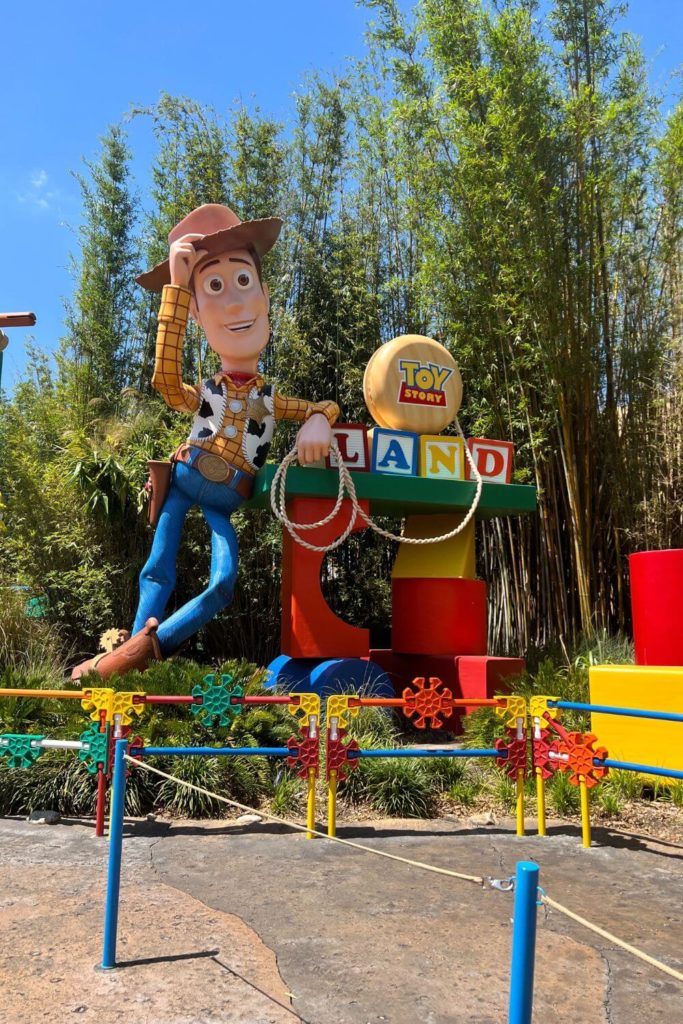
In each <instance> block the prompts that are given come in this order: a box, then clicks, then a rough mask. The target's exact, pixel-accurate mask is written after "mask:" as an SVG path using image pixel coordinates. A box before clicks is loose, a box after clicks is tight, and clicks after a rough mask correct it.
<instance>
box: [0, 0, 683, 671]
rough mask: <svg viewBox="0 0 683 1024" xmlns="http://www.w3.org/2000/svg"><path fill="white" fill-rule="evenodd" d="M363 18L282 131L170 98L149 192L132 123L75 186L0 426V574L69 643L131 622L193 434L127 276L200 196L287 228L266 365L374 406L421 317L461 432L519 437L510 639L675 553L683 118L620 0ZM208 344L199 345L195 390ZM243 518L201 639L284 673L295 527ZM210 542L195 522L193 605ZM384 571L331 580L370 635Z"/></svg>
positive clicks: (383, 1)
mask: <svg viewBox="0 0 683 1024" xmlns="http://www.w3.org/2000/svg"><path fill="white" fill-rule="evenodd" d="M366 6H367V7H368V8H369V10H368V18H369V28H368V35H367V55H366V58H365V59H364V60H363V61H360V62H357V63H355V64H349V66H348V67H347V68H346V71H345V74H344V75H343V76H338V77H331V76H325V74H324V73H322V72H321V74H320V75H318V76H314V77H313V78H312V79H311V80H310V81H309V82H308V83H307V87H306V89H305V90H303V91H302V92H301V93H299V94H297V95H296V96H294V97H293V98H292V100H291V117H290V119H289V121H288V123H287V124H284V125H283V124H278V123H275V122H273V121H272V120H271V119H269V118H268V117H267V116H266V115H265V114H263V113H261V112H260V111H259V110H258V109H257V108H253V109H248V108H246V107H239V108H238V109H236V110H232V111H229V112H228V113H226V114H223V113H221V112H219V111H216V110H212V109H207V108H204V107H202V106H200V105H199V104H197V103H196V102H194V101H192V100H191V99H186V98H182V97H174V96H170V95H164V96H162V97H161V98H160V100H159V102H158V103H157V104H156V106H154V107H153V108H151V109H139V108H134V109H132V111H131V114H130V118H132V119H133V121H134V123H135V128H136V131H139V130H140V126H141V125H144V126H145V130H149V131H150V132H152V133H153V136H154V139H155V144H156V156H155V159H154V164H153V166H152V167H151V168H150V169H146V172H148V177H149V181H150V185H149V188H148V189H146V190H145V192H144V194H141V193H140V191H139V189H138V188H137V187H136V186H135V184H134V182H133V178H132V170H131V168H132V167H133V166H134V165H135V161H134V154H132V153H131V152H130V150H129V143H128V139H127V134H126V132H127V130H128V129H127V125H126V124H123V125H117V126H114V127H111V128H110V129H109V130H108V131H107V133H106V134H105V135H104V137H103V138H102V140H101V150H100V152H99V155H98V156H97V157H96V158H95V159H94V160H93V161H92V162H90V163H88V164H87V165H86V167H85V170H84V173H83V174H82V176H81V177H80V179H79V180H80V187H81V191H82V197H83V227H82V229H81V232H80V252H79V253H78V254H77V256H76V258H75V265H74V274H75V287H74V293H73V296H72V298H71V299H70V301H69V304H68V311H67V317H66V322H65V336H64V338H63V339H62V342H61V348H60V353H59V357H58V361H57V363H58V365H57V368H56V370H53V369H51V368H50V367H49V366H48V364H47V363H46V361H45V360H44V359H42V358H41V357H40V356H39V355H38V354H37V353H36V354H34V357H33V362H32V366H31V370H30V373H29V374H28V375H27V378H26V380H24V381H23V382H22V383H21V384H20V385H19V386H18V388H17V389H16V392H15V394H14V395H13V396H12V397H11V398H8V397H6V398H5V400H4V405H3V415H2V417H1V421H0V491H1V492H2V500H3V502H4V504H5V510H4V529H3V531H2V533H0V557H1V564H2V575H3V577H5V578H6V579H5V580H4V581H5V582H6V581H9V582H19V583H23V584H26V585H30V586H32V587H35V588H42V589H44V591H45V592H46V594H47V596H48V598H49V602H50V608H51V614H53V615H54V616H56V617H57V618H58V619H59V620H60V621H61V622H62V623H63V625H64V630H65V635H66V636H67V638H68V640H69V642H70V643H71V644H72V645H73V647H74V648H78V649H83V650H86V651H87V650H89V649H90V647H91V646H92V638H93V636H94V635H96V634H97V633H98V632H99V631H100V629H104V628H106V627H108V626H112V625H119V626H123V625H128V624H129V621H130V618H131V613H132V609H133V607H134V602H135V586H136V573H137V571H138V569H139V567H140V565H141V564H142V561H143V559H144V554H145V551H146V549H147V547H148V544H149V534H148V532H147V529H146V527H145V526H144V523H143V517H142V516H141V515H140V513H139V508H140V491H141V488H142V484H143V482H144V473H145V460H146V459H147V458H149V457H165V456H166V455H167V453H168V451H170V450H171V449H172V447H173V444H174V443H175V442H176V441H178V440H180V438H181V437H182V436H184V430H185V427H186V424H185V423H182V422H180V423H179V422H178V421H177V419H174V418H173V417H172V416H171V415H170V414H169V413H168V411H167V410H166V409H165V407H164V406H163V405H162V404H161V403H160V401H159V400H158V398H157V397H155V396H154V395H153V394H151V392H150V383H149V382H150V378H151V370H152V360H153V351H154V335H155V328H156V319H155V316H156V307H155V305H154V301H153V300H150V298H149V296H148V295H142V294H141V293H140V292H139V291H138V290H136V288H135V287H134V285H133V282H134V278H135V275H136V272H138V271H139V269H140V268H142V267H144V266H151V265H153V264H154V263H155V262H157V261H158V259H160V258H161V257H162V254H163V252H164V247H165V237H166V234H167V232H168V230H169V228H170V227H171V226H172V225H173V224H174V223H175V222H176V221H177V220H179V219H180V217H182V216H183V215H184V214H185V213H187V212H188V211H189V210H190V209H191V208H192V207H194V206H196V205H198V204H199V203H202V202H227V203H228V204H229V205H231V206H233V207H234V208H235V209H236V210H237V211H238V213H239V214H240V216H242V217H243V218H250V217H259V216H267V215H270V214H273V213H275V212H277V213H279V214H280V215H282V216H283V217H284V220H285V224H286V228H285V232H284V234H283V236H282V240H281V242H280V243H278V246H277V247H276V249H275V250H274V252H273V254H272V255H271V257H270V262H269V264H268V265H267V267H266V274H267V277H268V280H269V282H270V286H271V293H272V300H273V324H274V340H273V343H272V344H271V346H270V348H269V350H268V351H267V353H266V354H265V363H264V371H265V372H266V374H267V375H269V376H271V377H272V378H274V379H275V380H276V381H278V383H279V385H280V386H281V387H282V388H283V389H285V390H291V392H292V393H295V394H299V393H301V394H307V395H311V396H315V397H331V398H334V399H335V400H336V401H338V402H339V404H340V405H341V407H342V410H343V416H344V418H345V419H347V420H349V421H354V420H365V421H367V413H366V411H365V409H364V406H363V401H362V375H363V370H364V367H365V364H366V362H367V360H368V358H369V357H370V355H371V353H372V352H373V351H374V349H375V348H376V346H377V345H378V344H379V343H380V342H381V341H385V340H387V339H389V338H391V337H394V336H396V335H398V334H403V333H410V332H414V333H420V334H427V335H430V336H433V337H436V338H438V339H439V340H441V341H442V342H443V343H444V344H445V345H446V346H447V347H449V348H450V349H451V350H452V352H453V353H454V355H455V357H456V359H457V361H458V363H459V364H460V367H461V370H462V374H463V378H464V382H465V401H464V405H463V412H462V424H463V428H464V429H465V432H466V433H471V434H477V435H483V436H492V437H500V438H504V439H511V440H513V441H514V444H515V450H516V472H515V479H516V480H518V481H520V482H528V483H533V484H535V485H536V487H537V488H538V493H539V513H538V515H537V517H536V518H535V519H533V520H531V519H530V520H529V521H527V522H524V521H517V520H513V521H510V522H507V521H500V522H493V523H492V524H490V525H486V526H485V527H481V528H480V529H481V537H480V545H479V550H480V553H481V565H480V573H481V575H482V576H483V577H484V578H486V579H488V580H489V581H496V582H495V583H492V589H491V591H490V603H491V618H490V631H491V641H492V647H493V649H494V650H497V651H500V652H507V653H510V654H512V653H514V652H516V651H525V650H526V651H528V650H529V649H530V648H533V647H543V646H546V645H548V644H550V643H554V642H558V641H559V642H561V643H566V644H571V643H572V642H573V641H574V640H575V639H576V637H577V635H578V634H579V633H584V634H586V633H587V634H591V633H593V632H595V631H596V630H599V629H606V630H608V631H612V632H614V631H617V630H621V629H627V628H628V625H629V622H628V617H629V611H628V579H627V555H628V553H629V552H630V551H632V550H637V549H642V548H644V547H648V546H649V547H671V546H680V545H682V544H683V493H682V486H681V470H682V466H683V417H682V400H681V388H680V385H681V378H682V373H683V353H682V350H681V337H682V329H683V305H682V301H681V300H682V291H681V288H682V276H681V271H682V263H681V237H682V230H683V107H682V106H681V105H680V104H679V105H678V106H675V107H673V108H672V109H671V110H666V109H664V107H663V105H662V103H661V101H660V100H659V99H658V97H657V96H656V95H654V94H653V92H652V91H651V89H650V87H649V85H648V81H647V68H646V65H645V62H644V59H643V56H642V54H641V52H640V49H639V46H638V43H637V41H636V40H634V39H632V38H630V37H629V36H628V35H624V34H623V33H622V32H621V31H620V27H619V21H618V15H617V14H616V13H615V12H614V11H612V10H610V8H609V6H608V4H607V3H605V2H603V0H555V2H554V3H552V4H550V5H547V6H548V7H549V8H550V9H549V10H547V9H546V6H544V8H543V16H541V13H540V12H539V10H538V8H537V5H536V4H535V3H533V2H530V0H505V2H504V0H498V2H496V3H493V2H489V3H484V2H483V0H422V2H421V3H420V4H419V5H418V6H417V8H416V9H415V11H414V12H412V14H411V15H409V16H406V15H405V14H404V13H402V8H400V7H399V6H398V5H397V4H396V3H394V0H372V2H370V3H368V4H367V5H366ZM210 358H211V353H210V352H208V354H207V350H206V346H205V344H204V343H203V340H202V338H201V336H200V335H199V334H198V333H197V334H192V335H190V336H189V337H188V343H187V345H186V352H185V362H186V365H185V372H186V375H187V379H196V378H197V377H199V375H200V374H201V373H203V372H206V370H207V368H209V369H210V368H211V362H210ZM291 440H292V439H291V436H290V435H286V436H285V435H280V437H279V440H278V441H277V447H276V448H275V451H274V454H275V457H278V456H281V455H282V454H283V453H284V452H285V451H286V450H287V449H288V448H289V446H290V445H291ZM237 518H238V520H239V532H240V543H241V549H242V569H241V582H240V585H239V590H238V594H237V599H236V604H235V606H234V608H233V609H231V610H230V611H229V612H228V613H226V614H225V615H224V616H221V617H220V619H219V621H218V622H217V623H215V624H213V625H212V626H211V627H210V628H209V629H208V630H207V631H206V633H205V635H204V636H203V637H202V639H201V641H200V643H201V645H203V647H204V649H205V650H206V651H207V652H208V653H209V654H211V655H213V656H226V655H228V654H230V655H243V656H248V657H249V658H250V659H253V660H260V661H265V660H266V659H267V658H269V657H270V656H271V655H272V654H273V653H275V652H276V650H277V648H278V625H277V620H278V592H277V591H278V565H279V559H278V550H277V548H278V534H277V530H276V529H275V527H274V525H273V523H272V521H271V520H270V519H269V517H268V516H266V515H265V514H258V515H254V514H253V513H252V514H250V513H240V514H239V515H238V517H237ZM205 547H206V544H205V535H204V532H203V528H202V524H201V522H200V521H197V520H193V521H192V523H191V528H190V531H189V538H188V543H187V544H186V545H185V548H184V553H183V560H182V564H181V566H180V572H179V582H178V600H181V601H182V600H184V599H185V596H186V595H187V594H188V593H190V592H191V591H192V590H193V589H194V588H195V587H196V580H197V573H198V572H201V571H207V561H206V552H205ZM391 559H392V552H391V551H390V550H388V549H387V547H386V546H385V545H384V544H383V543H382V542H379V541H377V540H375V539H373V538H368V537H365V536H363V537H355V538H352V540H351V541H350V542H349V543H348V545H346V546H345V547H344V548H343V549H342V550H340V551H338V552H335V554H334V556H330V558H329V559H328V562H327V564H326V570H325V572H326V586H327V587H328V589H329V592H330V594H331V595H333V597H332V603H333V605H334V606H335V607H336V608H337V609H338V610H340V611H342V612H343V613H344V614H345V615H347V616H348V617H349V618H351V620H352V621H355V622H358V623H361V622H363V623H366V622H370V623H371V624H372V625H373V627H374V628H375V630H376V631H377V636H376V639H380V640H381V630H382V628H383V624H384V628H385V626H386V621H387V617H388V612H387V607H388V581H389V571H390V565H391ZM360 564H362V566H363V569H362V571H360V572H359V570H358V566H359V565H360Z"/></svg>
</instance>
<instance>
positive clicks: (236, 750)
mask: <svg viewBox="0 0 683 1024" xmlns="http://www.w3.org/2000/svg"><path fill="white" fill-rule="evenodd" d="M131 754H132V755H133V756H135V757H140V756H142V757H151V756H152V755H154V756H162V755H165V754H166V755H168V756H169V757H170V756H173V757H236V756H237V755H238V754H239V755H240V756H242V757H258V756H261V757H290V756H296V750H290V749H289V747H142V748H141V747H133V749H132V750H131Z"/></svg>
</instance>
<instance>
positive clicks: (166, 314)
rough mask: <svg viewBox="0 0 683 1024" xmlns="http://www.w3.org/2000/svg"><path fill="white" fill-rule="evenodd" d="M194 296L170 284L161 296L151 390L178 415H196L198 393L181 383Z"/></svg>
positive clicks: (187, 289) (165, 287)
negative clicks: (189, 317)
mask: <svg viewBox="0 0 683 1024" xmlns="http://www.w3.org/2000/svg"><path fill="white" fill-rule="evenodd" d="M191 296H192V293H191V292H190V289H189V288H184V287H182V286H180V285H175V284H167V285H165V286H164V290H163V292H162V294H161V306H160V308H159V328H158V330H157V344H156V355H155V359H154V375H153V377H152V387H153V388H154V389H155V391H158V392H159V394H160V395H161V397H162V398H163V400H164V401H165V402H166V405H169V406H170V407H171V409H175V410H176V411H178V412H190V413H192V412H196V411H197V409H198V408H199V391H198V389H197V388H196V387H191V386H190V385H189V384H184V383H183V379H182V366H183V341H184V339H185V328H186V327H187V317H188V314H189V310H190V298H191Z"/></svg>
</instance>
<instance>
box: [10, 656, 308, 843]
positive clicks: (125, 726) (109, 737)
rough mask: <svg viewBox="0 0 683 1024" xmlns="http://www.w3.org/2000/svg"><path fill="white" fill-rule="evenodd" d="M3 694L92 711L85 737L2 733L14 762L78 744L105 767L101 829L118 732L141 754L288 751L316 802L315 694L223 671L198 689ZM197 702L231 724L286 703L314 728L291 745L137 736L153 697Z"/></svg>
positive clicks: (199, 712)
mask: <svg viewBox="0 0 683 1024" xmlns="http://www.w3.org/2000/svg"><path fill="white" fill-rule="evenodd" d="M2 697H14V698H21V697H28V698H32V699H39V700H78V701H80V703H81V707H82V708H83V710H84V711H86V712H87V713H88V714H89V716H90V718H91V719H92V724H91V725H90V726H89V727H88V728H87V729H86V730H85V731H84V732H82V733H81V735H80V737H79V738H78V740H54V739H49V738H46V737H44V736H41V735H37V734H35V733H21V734H20V733H3V734H0V758H3V757H4V758H5V761H6V764H7V765H8V767H10V768H31V767H32V766H33V765H34V764H35V763H36V761H37V760H38V759H39V758H40V757H41V756H42V754H43V753H44V752H45V751H46V750H55V749H58V750H77V751H78V756H79V758H80V759H81V761H83V762H84V764H85V765H86V767H87V769H88V771H89V772H91V773H92V774H96V775H97V803H96V811H95V834H96V835H97V836H103V835H104V833H105V817H106V802H107V793H108V789H109V785H110V781H111V777H112V773H113V767H114V746H115V743H116V741H117V740H120V739H127V740H129V742H130V747H131V749H132V750H133V751H135V753H136V756H138V757H140V758H142V757H145V756H147V757H150V756H152V755H153V754H162V753H163V754H174V755H176V756H178V757H183V756H205V757H207V756H214V755H217V754H222V755H224V756H231V757H235V756H238V755H243V756H246V757H254V756H266V757H282V758H286V759H287V763H288V766H289V767H290V768H295V769H296V770H297V772H298V774H299V775H301V776H302V777H304V778H305V779H306V780H307V784H308V798H307V802H308V808H309V816H310V815H312V814H314V813H315V811H314V808H315V780H316V778H317V771H318V761H319V746H318V742H317V736H318V729H319V721H320V699H319V697H318V696H317V695H315V694H308V693H303V694H256V695H245V693H244V687H243V686H241V685H240V684H238V683H235V684H233V680H232V676H229V675H223V676H221V677H220V681H217V680H216V676H214V675H208V676H206V677H205V678H204V680H203V683H201V684H198V685H197V686H195V687H194V688H193V690H192V693H191V694H168V695H167V694H164V695H161V694H147V693H144V692H143V691H141V690H137V691H120V690H118V691H117V690H112V689H110V688H107V687H97V688H92V689H82V690H40V689H13V688H3V689H0V698H2ZM159 704H166V705H169V704H177V705H189V706H190V710H191V712H192V713H193V715H194V716H195V717H196V718H197V719H198V720H200V721H201V722H202V724H203V725H204V726H205V727H206V728H207V729H212V728H221V727H227V728H229V727H230V726H231V725H232V723H233V721H234V719H235V718H236V716H237V715H239V714H240V713H241V711H242V709H243V708H245V707H249V706H253V705H269V704H280V705H284V706H286V707H287V708H288V710H289V711H290V712H291V714H293V715H294V716H295V717H297V718H302V717H305V718H306V725H305V729H306V730H307V731H306V734H305V735H303V736H298V737H297V736H294V737H291V738H290V740H289V741H288V744H287V746H286V747H245V748H237V747H222V748H221V747H145V745H144V741H143V739H142V738H141V737H140V736H133V735H132V733H133V727H134V725H135V724H136V722H139V719H140V717H141V716H142V715H143V714H144V711H145V708H146V707H147V706H150V705H159Z"/></svg>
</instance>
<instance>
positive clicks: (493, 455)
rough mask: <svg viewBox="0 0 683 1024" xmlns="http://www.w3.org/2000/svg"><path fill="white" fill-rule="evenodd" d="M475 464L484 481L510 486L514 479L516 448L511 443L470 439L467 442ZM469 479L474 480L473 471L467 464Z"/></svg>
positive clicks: (480, 438) (481, 438) (478, 438)
mask: <svg viewBox="0 0 683 1024" xmlns="http://www.w3.org/2000/svg"><path fill="white" fill-rule="evenodd" d="M467 447H468V448H469V450H470V453H471V455H472V458H473V459H474V464H475V466H476V467H477V469H478V470H479V472H480V474H481V476H482V479H483V480H490V481H491V483H496V484H509V483H510V479H511V477H512V454H513V452H514V446H513V445H512V444H510V442H509V441H490V440H489V439H488V438H486V437H470V438H468V440H467ZM466 469H467V479H468V480H472V479H473V476H472V470H471V469H470V464H469V462H468V463H467V467H466Z"/></svg>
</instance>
